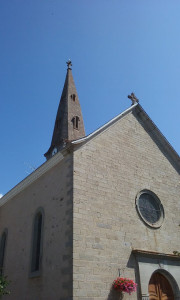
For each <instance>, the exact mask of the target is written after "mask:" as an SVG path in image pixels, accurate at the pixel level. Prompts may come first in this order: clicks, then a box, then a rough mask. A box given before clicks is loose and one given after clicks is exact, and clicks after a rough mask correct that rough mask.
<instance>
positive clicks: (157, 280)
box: [149, 273, 174, 300]
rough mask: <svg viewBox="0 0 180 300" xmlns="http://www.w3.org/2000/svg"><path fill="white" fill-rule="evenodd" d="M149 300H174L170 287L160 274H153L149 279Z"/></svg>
mask: <svg viewBox="0 0 180 300" xmlns="http://www.w3.org/2000/svg"><path fill="white" fill-rule="evenodd" d="M149 300H174V295H173V290H172V287H171V285H170V283H169V281H168V280H167V278H166V277H165V276H163V275H162V274H161V273H154V274H153V275H152V277H151V279H150V282H149Z"/></svg>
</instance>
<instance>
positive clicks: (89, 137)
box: [71, 103, 138, 145]
mask: <svg viewBox="0 0 180 300" xmlns="http://www.w3.org/2000/svg"><path fill="white" fill-rule="evenodd" d="M137 105H138V103H135V104H134V105H132V106H130V107H129V108H128V109H126V110H125V111H123V112H122V113H120V114H119V115H118V116H116V117H115V118H113V119H111V120H110V121H109V122H107V123H106V124H104V125H103V126H101V127H100V128H98V129H97V130H95V131H94V132H92V133H90V134H89V135H87V136H85V137H83V138H81V139H78V140H74V141H72V142H71V144H73V145H77V144H82V143H85V142H88V141H89V140H90V139H92V138H93V137H95V136H96V135H98V134H99V133H101V132H102V131H105V130H106V129H107V128H109V127H110V126H111V125H112V124H114V123H115V122H116V121H118V120H119V119H121V118H122V117H124V116H125V115H127V114H128V113H129V112H131V111H132V110H133V109H134V108H135V107H136V106H137Z"/></svg>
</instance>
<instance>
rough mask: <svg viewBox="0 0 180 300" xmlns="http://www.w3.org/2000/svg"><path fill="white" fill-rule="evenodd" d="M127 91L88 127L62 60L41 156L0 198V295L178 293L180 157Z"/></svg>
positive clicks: (173, 297) (143, 299) (20, 299)
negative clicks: (0, 279)
mask: <svg viewBox="0 0 180 300" xmlns="http://www.w3.org/2000/svg"><path fill="white" fill-rule="evenodd" d="M128 97H129V98H130V100H131V101H132V105H131V106H130V107H129V108H128V109H126V110H125V111H123V112H122V113H120V114H119V115H118V116H116V117H115V118H113V119H112V120H111V121H109V122H108V123H106V124H104V125H103V126H102V127H100V128H99V129H97V130H96V131H94V132H93V133H91V134H89V135H88V136H86V135H85V130H84V123H83V116H82V112H81V107H80V102H79V98H78V94H77V90H76V87H75V83H74V80H73V76H72V64H71V62H70V61H68V62H67V74H66V78H65V83H64V88H63V91H62V95H61V99H60V104H59V107H58V111H57V116H56V119H55V125H54V131H53V134H52V141H51V144H50V147H49V149H48V151H47V152H46V153H45V154H44V155H45V157H46V162H45V163H44V164H43V165H41V166H40V167H39V168H38V169H36V170H35V171H34V172H33V173H31V174H30V175H29V176H28V177H26V178H25V179H24V180H23V181H22V182H20V183H19V184H18V185H16V186H15V187H14V188H13V189H12V190H10V191H9V192H8V193H7V194H6V195H4V196H3V197H2V198H1V199H0V234H1V243H0V268H1V270H2V271H1V272H2V273H3V274H4V275H7V276H8V279H9V280H10V285H9V290H10V292H11V293H10V295H7V296H3V297H2V299H10V300H119V299H122V298H123V299H124V300H130V299H131V300H178V299H180V256H179V254H180V253H179V251H180V176H179V174H180V157H179V156H178V154H177V153H176V151H175V150H174V149H173V148H172V146H171V145H170V144H169V142H168V141H167V140H166V138H165V137H164V136H163V134H162V133H161V132H160V131H159V129H158V128H157V126H156V125H155V124H154V123H153V121H152V120H151V119H150V117H149V116H148V115H147V113H146V112H145V111H144V109H143V108H142V106H141V105H140V103H139V101H138V99H137V98H136V96H135V95H134V94H133V93H132V94H131V95H129V96H128ZM118 277H120V278H121V279H122V278H123V279H125V278H126V279H130V280H133V282H135V283H136V284H137V288H136V290H134V291H133V292H132V293H131V294H129V293H127V292H126V291H125V290H123V292H122V290H117V289H115V286H114V285H113V282H114V280H116V279H117V278H118Z"/></svg>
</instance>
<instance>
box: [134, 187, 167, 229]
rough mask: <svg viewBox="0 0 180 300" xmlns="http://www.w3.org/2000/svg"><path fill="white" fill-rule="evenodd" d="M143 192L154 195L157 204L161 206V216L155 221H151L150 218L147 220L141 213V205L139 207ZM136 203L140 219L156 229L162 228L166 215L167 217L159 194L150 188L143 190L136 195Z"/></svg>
mask: <svg viewBox="0 0 180 300" xmlns="http://www.w3.org/2000/svg"><path fill="white" fill-rule="evenodd" d="M142 194H149V195H151V196H152V197H153V199H154V201H156V204H158V206H159V211H160V218H159V220H158V221H157V222H155V223H151V222H149V221H148V220H146V218H145V217H144V216H143V214H142V213H141V210H140V207H139V199H140V196H141V195H142ZM135 205H136V211H137V213H138V215H139V217H140V219H141V220H142V221H143V223H144V224H145V225H147V226H149V227H150V228H154V229H158V228H160V227H161V226H162V224H163V221H164V217H165V214H164V208H163V205H162V203H161V201H160V199H159V198H158V196H157V195H156V194H155V193H153V192H152V191H150V190H148V189H144V190H141V191H140V192H139V193H138V194H137V196H136V200H135Z"/></svg>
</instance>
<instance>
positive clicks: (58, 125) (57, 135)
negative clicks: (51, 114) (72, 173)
mask: <svg viewBox="0 0 180 300" xmlns="http://www.w3.org/2000/svg"><path fill="white" fill-rule="evenodd" d="M66 64H67V74H66V79H65V83H64V88H63V91H62V95H61V99H60V103H59V107H58V111H57V115H56V121H55V125H54V132H53V136H52V141H51V146H50V148H49V150H48V151H47V152H46V153H45V154H44V156H45V157H46V159H49V158H51V156H53V155H54V154H55V153H56V152H58V151H59V150H61V149H62V148H63V146H64V145H65V143H66V142H68V141H72V140H76V139H79V138H81V137H83V136H85V130H84V122H83V118H82V112H81V107H80V104H79V98H78V94H77V91H76V87H75V84H74V80H73V76H72V69H71V67H72V63H71V61H70V60H69V61H68V62H67V63H66Z"/></svg>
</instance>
